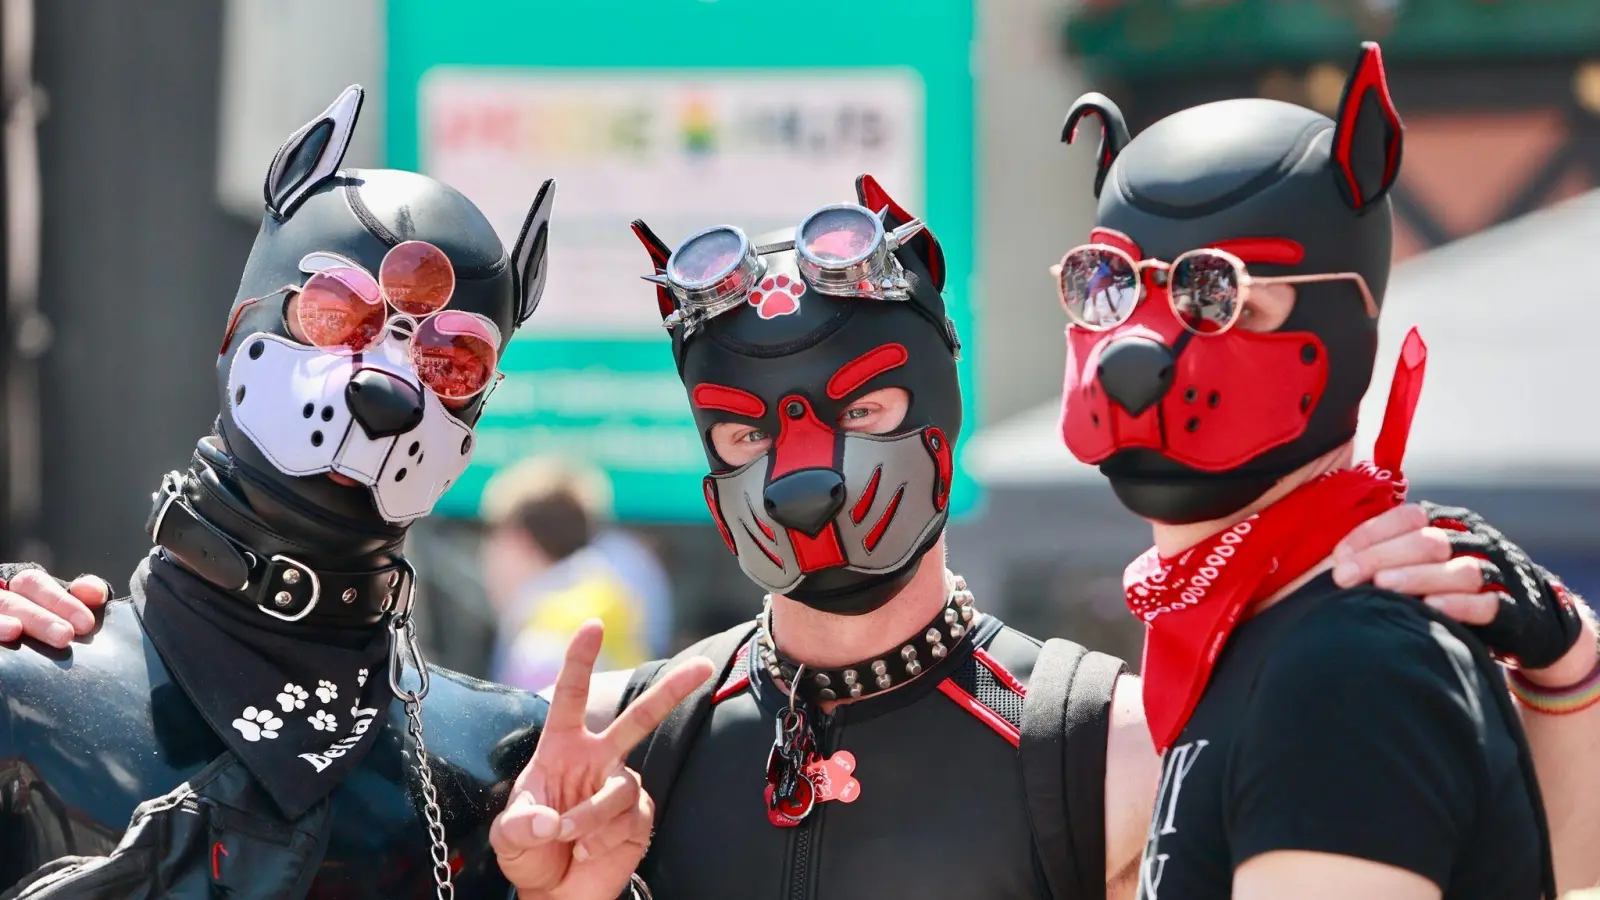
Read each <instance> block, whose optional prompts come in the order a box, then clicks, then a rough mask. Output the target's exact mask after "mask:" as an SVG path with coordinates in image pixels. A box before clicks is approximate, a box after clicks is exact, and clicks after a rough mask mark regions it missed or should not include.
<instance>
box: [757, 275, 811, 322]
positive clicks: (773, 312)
mask: <svg viewBox="0 0 1600 900" xmlns="http://www.w3.org/2000/svg"><path fill="white" fill-rule="evenodd" d="M805 292H806V283H805V282H803V281H801V280H799V279H798V278H791V277H789V276H788V275H774V276H773V277H771V278H767V279H765V280H763V281H762V282H761V284H760V286H758V287H757V288H756V289H755V290H753V291H751V292H750V305H751V306H754V307H755V308H756V312H757V313H759V314H760V315H761V318H763V319H771V318H774V317H776V316H787V315H792V314H794V313H797V312H799V311H800V298H801V297H803V296H805Z"/></svg>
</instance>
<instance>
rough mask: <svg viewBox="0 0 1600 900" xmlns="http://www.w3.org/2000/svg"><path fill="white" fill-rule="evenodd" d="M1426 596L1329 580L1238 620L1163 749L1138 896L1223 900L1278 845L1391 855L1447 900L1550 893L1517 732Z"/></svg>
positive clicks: (1387, 859) (1389, 860)
mask: <svg viewBox="0 0 1600 900" xmlns="http://www.w3.org/2000/svg"><path fill="white" fill-rule="evenodd" d="M1495 691H1500V692H1503V691H1505V686H1504V683H1503V682H1501V681H1500V680H1499V679H1498V678H1496V679H1494V683H1490V681H1489V680H1488V679H1485V678H1484V677H1483V675H1482V674H1481V673H1480V671H1479V670H1478V669H1477V667H1476V666H1475V665H1474V662H1473V656H1472V650H1471V649H1469V647H1468V646H1467V645H1466V644H1465V643H1464V642H1462V641H1461V640H1459V639H1457V638H1456V637H1455V636H1453V635H1452V634H1451V633H1450V631H1449V630H1448V629H1446V628H1445V627H1444V626H1443V625H1440V624H1439V623H1437V622H1434V621H1432V620H1430V619H1429V618H1428V616H1427V614H1426V613H1425V612H1423V610H1422V607H1421V605H1420V604H1419V603H1417V601H1415V600H1413V599H1410V598H1406V597H1401V596H1399V595H1396V594H1390V593H1387V592H1384V591H1379V590H1376V589H1373V588H1370V587H1363V588H1358V589H1354V590H1340V589H1339V588H1337V587H1335V586H1334V584H1333V581H1332V579H1331V578H1330V577H1329V576H1326V575H1324V576H1320V577H1318V578H1315V579H1313V580H1312V581H1311V582H1309V583H1308V584H1307V585H1306V586H1305V587H1303V588H1301V589H1300V590H1298V591H1296V592H1295V593H1294V594H1292V595H1290V596H1289V597H1287V598H1285V599H1284V600H1283V601H1281V602H1279V603H1278V604H1276V605H1274V606H1271V607H1269V608H1267V609H1266V610H1265V611H1263V612H1262V613H1261V614H1260V615H1258V616H1255V617H1254V618H1252V619H1250V620H1248V621H1246V622H1244V623H1242V624H1241V625H1240V626H1239V627H1238V628H1237V630H1236V631H1235V632H1234V634H1233V636H1232V637H1231V638H1230V639H1229V642H1228V646H1227V648H1226V649H1225V650H1224V651H1223V654H1222V656H1221V658H1220V659H1219V660H1218V661H1217V667H1216V670H1215V671H1214V672H1213V675H1212V679H1211V683H1210V685H1209V686H1208V687H1207V689H1206V693H1205V695H1204V697H1202V698H1201V700H1200V704H1199V706H1198V707H1197V708H1196V709H1195V713H1194V716H1193V717H1192V718H1190V720H1189V723H1188V725H1187V726H1186V727H1185V728H1184V730H1183V733H1182V734H1181V735H1180V736H1179V737H1178V740H1177V741H1176V742H1175V744H1174V746H1173V747H1172V749H1171V750H1169V751H1167V754H1166V756H1165V758H1164V759H1163V760H1162V774H1161V789H1160V792H1159V794H1158V796H1157V801H1156V810H1155V815H1154V817H1153V818H1152V820H1151V824H1150V833H1149V838H1148V840H1147V843H1146V845H1145V853H1144V860H1143V867H1142V870H1141V873H1140V890H1139V896H1140V898H1141V900H1213V898H1215V900H1227V898H1228V897H1230V896H1231V895H1232V892H1233V873H1234V871H1235V870H1236V869H1238V868H1239V867H1240V866H1242V865H1244V863H1246V862H1247V861H1249V860H1250V859H1251V858H1252V857H1255V856H1258V855H1260V854H1263V853H1268V852H1271V851H1274V850H1308V851H1320V852H1324V853H1334V854H1339V855H1341V856H1351V857H1357V858H1361V859H1367V860H1372V861H1374V862H1380V863H1386V864H1388V865H1392V866H1397V867H1399V868H1402V869H1406V870H1409V871H1411V872H1415V873H1417V874H1419V875H1422V876H1424V877H1426V878H1428V879H1429V880H1430V881H1432V882H1434V883H1435V884H1437V885H1439V887H1440V888H1441V890H1442V891H1443V892H1444V897H1445V900H1479V898H1482V900H1522V898H1528V900H1536V898H1538V897H1539V895H1540V889H1539V872H1540V846H1539V839H1538V832H1537V825H1536V819H1535V813H1534V808H1533V802H1532V800H1531V798H1530V796H1529V792H1528V786H1527V784H1526V782H1525V780H1524V778H1523V776H1522V771H1521V769H1520V768H1519V767H1518V763H1517V745H1516V742H1515V739H1514V738H1513V733H1514V732H1513V731H1512V729H1515V728H1517V727H1520V726H1519V725H1518V724H1517V723H1514V722H1512V723H1508V722H1507V721H1506V720H1505V719H1504V718H1503V717H1502V715H1501V707H1500V706H1499V705H1497V702H1496V699H1495V696H1494V694H1493V693H1492V692H1495Z"/></svg>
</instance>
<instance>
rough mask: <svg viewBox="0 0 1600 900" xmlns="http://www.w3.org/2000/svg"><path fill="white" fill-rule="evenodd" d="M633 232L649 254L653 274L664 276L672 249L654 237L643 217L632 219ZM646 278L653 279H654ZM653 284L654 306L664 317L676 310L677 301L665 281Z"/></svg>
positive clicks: (654, 234) (659, 276)
mask: <svg viewBox="0 0 1600 900" xmlns="http://www.w3.org/2000/svg"><path fill="white" fill-rule="evenodd" d="M633 234H634V237H637V238H638V239H639V243H641V244H644V249H645V252H646V253H649V254H650V262H651V264H652V265H654V266H655V269H656V270H655V275H656V276H657V277H658V278H664V277H665V276H666V274H667V260H669V259H671V258H672V251H671V250H670V249H668V247H667V244H666V242H665V241H663V240H661V238H659V237H656V233H655V232H654V231H651V230H650V226H649V225H646V224H645V223H644V220H643V219H634V220H633ZM647 280H650V281H655V279H647ZM655 286H656V308H657V309H659V310H660V311H661V318H663V319H665V318H666V317H667V316H670V315H672V313H673V312H674V311H675V310H677V308H678V303H677V301H676V300H674V299H673V298H672V292H671V291H669V290H667V286H666V284H665V283H663V282H662V281H655Z"/></svg>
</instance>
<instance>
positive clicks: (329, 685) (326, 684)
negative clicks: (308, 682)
mask: <svg viewBox="0 0 1600 900" xmlns="http://www.w3.org/2000/svg"><path fill="white" fill-rule="evenodd" d="M338 697H339V689H338V688H336V687H334V686H333V682H331V681H319V682H317V699H318V700H321V701H322V702H323V703H327V702H328V701H330V700H336V699H338Z"/></svg>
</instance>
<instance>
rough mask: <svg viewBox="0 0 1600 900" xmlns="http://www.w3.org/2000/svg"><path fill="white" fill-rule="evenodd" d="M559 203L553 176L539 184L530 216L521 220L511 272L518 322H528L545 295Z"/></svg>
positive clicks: (529, 209)
mask: <svg viewBox="0 0 1600 900" xmlns="http://www.w3.org/2000/svg"><path fill="white" fill-rule="evenodd" d="M555 203H556V180H555V179H554V178H551V179H549V180H547V181H546V182H545V183H544V184H542V185H540V186H539V193H537V194H535V195H534V197H533V205H532V206H530V207H528V217H527V218H526V219H523V220H522V233H521V234H519V235H517V244H516V246H515V247H513V248H512V249H511V271H512V272H513V273H514V274H515V275H516V279H517V324H518V325H521V324H522V323H523V322H526V321H528V317H529V316H531V315H533V311H534V310H535V309H538V308H539V298H540V297H543V296H544V283H545V280H546V276H548V275H549V274H550V270H549V269H548V268H547V267H546V266H545V258H546V256H547V255H548V250H549V242H550V210H551V208H552V207H554V206H555Z"/></svg>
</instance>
